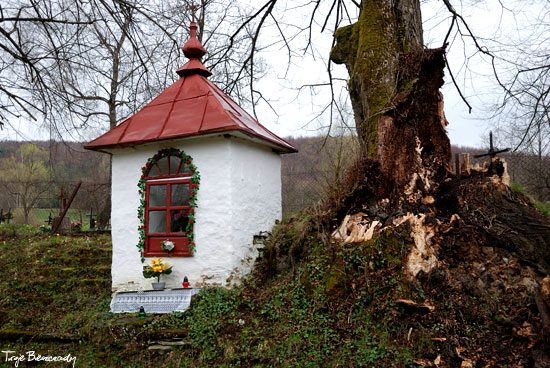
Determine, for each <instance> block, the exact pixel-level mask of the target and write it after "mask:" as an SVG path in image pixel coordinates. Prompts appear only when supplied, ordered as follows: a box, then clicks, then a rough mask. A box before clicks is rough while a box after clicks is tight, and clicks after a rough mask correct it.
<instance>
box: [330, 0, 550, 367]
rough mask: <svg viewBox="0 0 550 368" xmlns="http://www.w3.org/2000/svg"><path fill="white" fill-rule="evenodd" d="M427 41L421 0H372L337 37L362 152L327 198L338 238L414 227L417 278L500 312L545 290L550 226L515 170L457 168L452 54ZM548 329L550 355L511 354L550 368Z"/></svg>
mask: <svg viewBox="0 0 550 368" xmlns="http://www.w3.org/2000/svg"><path fill="white" fill-rule="evenodd" d="M421 34H422V27H421V17H420V5H419V1H418V0H364V1H362V10H361V14H360V16H359V20H358V21H357V22H356V23H355V24H352V25H350V26H347V27H343V28H341V29H339V30H337V32H336V34H335V38H336V46H335V47H334V48H333V50H332V51H331V56H330V57H331V60H332V61H334V62H336V63H343V64H345V65H346V67H347V69H348V72H349V75H350V80H349V90H350V97H351V101H352V105H353V110H354V114H355V121H356V127H357V132H358V135H359V138H360V141H361V143H362V151H363V157H361V158H360V159H359V160H358V161H357V163H356V164H355V166H354V167H352V168H351V170H350V171H349V173H348V176H347V177H346V179H345V180H343V181H342V182H341V183H340V184H339V187H340V188H341V190H340V192H341V193H344V194H343V195H342V196H341V197H338V196H335V197H334V198H331V199H330V200H329V201H328V206H329V209H328V211H327V213H331V214H332V215H331V220H329V221H332V223H331V224H330V225H327V226H331V230H332V235H333V237H332V238H333V241H339V242H346V241H347V242H358V243H360V242H364V241H366V240H367V238H369V239H370V237H371V236H372V235H373V234H371V233H370V231H371V230H372V231H373V232H374V233H375V234H376V233H377V232H380V231H383V229H387V228H388V227H394V228H402V229H403V228H404V229H408V232H409V234H410V238H411V244H410V247H409V249H408V254H406V255H405V256H404V257H403V262H404V267H403V272H404V273H405V276H406V277H407V279H408V280H409V281H410V282H411V284H413V285H422V287H424V288H425V289H426V290H431V291H433V292H434V293H437V295H438V296H440V295H445V297H446V298H449V300H459V301H460V302H462V301H463V300H464V301H465V302H464V308H465V309H466V310H467V309H469V308H471V307H472V306H477V304H475V303H477V302H471V300H474V301H475V300H482V301H483V303H484V304H485V305H489V306H490V305H491V304H492V303H494V300H495V298H496V299H499V298H500V299H502V300H505V299H507V298H510V299H513V297H514V295H523V296H526V294H525V293H530V294H529V295H531V296H533V295H536V294H535V293H536V292H535V290H536V289H537V285H538V283H539V282H540V280H541V279H542V278H544V277H545V276H546V275H547V274H549V273H550V267H549V265H550V220H549V219H548V218H547V217H544V216H542V215H541V214H540V213H538V212H537V211H536V210H535V209H534V208H533V206H532V205H531V204H530V203H529V201H528V199H526V198H524V197H522V196H521V195H519V194H517V193H514V192H513V191H512V190H511V189H510V188H509V186H508V185H507V183H506V179H505V176H506V175H500V176H499V175H492V174H491V173H489V172H487V170H475V169H473V168H469V167H468V166H467V165H465V166H466V167H465V168H464V170H462V172H461V173H460V174H459V175H455V174H454V173H453V172H452V171H451V168H450V162H451V150H450V142H449V139H448V137H447V134H446V131H445V126H446V125H447V120H446V118H445V115H444V112H443V97H442V95H441V93H440V91H439V88H440V87H441V86H442V84H443V69H444V66H445V49H444V48H440V49H433V50H424V49H423V48H422V36H421ZM457 171H458V170H457ZM504 171H505V170H504ZM374 224H375V225H374ZM378 224H380V226H378ZM367 231H369V234H368V236H366V234H367ZM476 278H477V279H476ZM510 290H511V291H512V294H510V293H509V292H510ZM465 293H467V294H469V295H473V296H475V297H476V298H477V299H468V298H464V297H463V295H464V294H465ZM434 295H436V294H434ZM468 303H470V304H468ZM518 304H521V301H520V302H518ZM544 311H545V310H544ZM472 313H474V314H475V313H476V311H473V312H472ZM545 313H546V312H543V311H541V314H542V318H543V319H545V320H546V319H547V318H546V316H545ZM514 318H515V319H512V322H510V323H512V324H513V325H514V328H515V329H516V331H517V335H518V336H520V337H528V338H532V336H533V333H532V331H531V330H532V329H533V328H536V324H535V325H534V326H535V327H533V326H532V325H531V324H530V321H527V320H525V319H524V317H523V316H519V317H517V318H516V317H514ZM535 322H536V321H535ZM539 326H540V327H539V331H538V332H539V335H540V336H541V337H540V338H539V339H538V340H537V345H536V348H537V349H538V350H536V351H538V352H539V353H535V350H533V345H530V344H527V343H525V344H521V345H518V346H517V347H516V346H514V345H508V346H507V349H508V350H509V349H511V348H514V349H516V348H517V349H516V352H515V353H514V354H516V353H517V354H520V355H523V356H525V355H526V354H530V355H531V359H533V360H534V362H535V365H536V366H537V364H538V365H539V366H544V365H543V364H544V362H545V361H550V360H549V355H548V353H547V352H550V343H549V341H548V338H547V336H550V333H548V331H547V330H548V326H547V323H546V322H545V321H542V323H540V324H539ZM449 346H450V345H449ZM529 351H530V352H529ZM495 354H496V353H495ZM458 355H460V354H458ZM496 355H498V354H496ZM496 355H493V356H496ZM455 358H456V357H455Z"/></svg>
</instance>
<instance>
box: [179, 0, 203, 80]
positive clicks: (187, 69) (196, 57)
mask: <svg viewBox="0 0 550 368" xmlns="http://www.w3.org/2000/svg"><path fill="white" fill-rule="evenodd" d="M194 8H195V4H193V5H192V6H191V10H192V11H193V18H195V10H194ZM189 33H190V34H189V40H187V42H186V43H185V45H183V48H182V51H183V54H184V55H185V56H186V57H187V58H188V59H189V61H188V62H187V64H185V65H184V66H182V67H181V68H180V69H178V70H177V72H176V73H178V75H179V76H180V77H182V76H184V75H190V74H200V75H202V76H205V77H208V76H210V75H212V73H211V72H210V71H209V70H208V69H206V67H205V66H204V65H202V63H201V62H200V58H201V57H203V56H204V54H206V49H205V48H204V46H203V45H202V44H201V42H200V41H199V40H198V39H197V23H195V22H194V21H193V22H191V25H190V27H189Z"/></svg>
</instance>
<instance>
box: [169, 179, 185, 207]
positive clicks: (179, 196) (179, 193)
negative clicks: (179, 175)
mask: <svg viewBox="0 0 550 368" xmlns="http://www.w3.org/2000/svg"><path fill="white" fill-rule="evenodd" d="M171 191H172V206H189V184H188V183H185V184H172V188H171Z"/></svg>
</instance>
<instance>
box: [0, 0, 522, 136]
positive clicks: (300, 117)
mask: <svg viewBox="0 0 550 368" xmlns="http://www.w3.org/2000/svg"><path fill="white" fill-rule="evenodd" d="M472 1H473V2H474V3H478V4H477V5H475V6H471V5H469V6H468V7H465V8H457V10H458V11H459V12H460V13H461V14H463V16H464V17H465V19H466V20H467V21H468V23H469V25H470V26H471V28H472V30H473V31H474V32H475V33H476V34H477V35H478V36H479V37H480V39H483V38H487V39H490V38H495V37H501V38H502V37H509V34H513V33H514V32H515V30H516V29H518V28H521V24H522V22H523V21H524V19H523V18H522V17H520V16H517V14H516V13H515V11H514V10H513V9H510V11H508V10H503V9H502V7H501V6H500V4H499V1H498V0H487V1H483V2H478V1H474V0H472ZM290 2H291V1H289V3H290ZM260 3H263V2H258V1H255V2H252V4H253V6H258V5H259V4H260ZM453 3H457V5H460V4H462V3H465V2H462V1H461V2H458V1H453ZM289 7H290V5H289ZM422 13H423V20H424V34H425V35H424V41H425V44H426V46H428V47H439V46H441V44H442V42H443V38H444V36H445V34H446V32H447V29H448V26H449V24H450V15H449V13H448V12H447V11H446V10H445V9H444V7H443V4H442V2H441V1H440V0H427V1H423V3H422ZM307 16H308V14H307V13H305V14H300V12H299V10H298V9H294V10H291V11H290V12H289V11H288V8H287V13H285V17H284V19H285V21H286V22H288V23H289V24H290V23H294V25H301V24H304V22H305V21H307ZM512 23H513V26H511V25H512ZM291 29H292V28H289V31H288V32H291ZM265 32H266V33H265V34H263V35H262V36H263V37H264V38H263V39H264V44H268V43H269V42H270V41H269V39H270V35H269V31H265ZM331 37H332V35H331V32H330V31H328V32H327V31H325V32H324V33H323V34H320V33H318V32H314V34H313V40H314V46H313V49H312V52H311V51H310V52H308V54H307V55H305V56H304V57H300V58H299V57H294V58H293V59H292V64H291V66H290V68H289V67H288V59H287V55H286V50H285V48H284V47H283V45H281V44H278V45H277V44H276V45H274V46H272V47H270V48H269V49H268V50H269V51H267V52H265V53H262V54H260V57H261V58H262V59H263V62H264V63H265V65H267V67H268V69H269V72H270V73H269V76H268V77H266V78H264V79H263V80H262V81H261V82H260V83H259V85H258V86H257V87H258V88H259V89H260V90H261V91H262V94H263V95H264V97H266V98H267V99H268V100H269V101H270V104H271V107H269V106H267V104H265V103H263V104H260V105H259V107H258V110H257V112H258V118H259V121H260V123H262V124H263V125H265V126H266V127H267V128H268V129H270V130H272V131H273V132H274V133H275V134H277V135H280V136H289V135H291V136H300V135H311V134H317V133H319V131H320V127H322V126H326V125H328V115H327V114H325V115H324V116H323V117H321V118H317V119H316V116H317V115H318V114H319V112H320V111H321V110H322V109H323V108H324V107H325V106H326V104H327V101H329V97H330V94H329V89H328V88H319V89H314V90H312V89H310V88H304V89H302V90H301V92H300V93H298V91H299V88H300V86H302V85H304V84H316V83H324V82H327V79H328V77H327V73H326V63H327V59H328V54H329V51H330V46H331V42H332V38H331ZM184 42H185V40H182V44H183V43H184ZM296 45H299V42H298V43H296ZM297 48H298V47H297ZM294 51H298V50H294ZM473 53H474V51H473V49H472V48H471V47H468V46H467V47H464V46H463V42H462V40H460V38H457V39H454V42H453V43H452V44H451V47H450V48H449V54H448V59H449V62H450V65H451V69H452V70H453V73H454V74H456V78H457V80H458V82H459V84H460V86H461V89H462V91H463V93H464V95H465V96H467V99H468V102H469V103H470V105H472V107H473V112H472V114H468V108H467V106H466V105H465V104H464V102H462V100H461V99H460V97H459V95H458V93H457V91H456V88H455V87H454V86H453V84H452V83H451V80H450V78H449V77H448V76H446V77H445V82H446V83H445V85H444V87H443V89H442V92H443V94H444V98H445V113H446V116H447V119H448V120H449V122H450V125H449V126H448V132H449V137H450V139H451V143H452V144H456V145H462V146H484V145H486V134H487V132H488V130H489V128H490V126H489V122H488V118H489V117H490V115H491V111H490V107H491V105H492V104H494V103H496V102H497V101H498V98H499V97H500V96H499V94H498V90H497V89H495V82H494V80H493V78H492V76H491V69H490V66H489V64H488V63H487V60H483V59H482V58H480V57H477V56H475V57H472V58H470V57H471V56H472V55H473ZM465 60H467V61H468V65H467V66H468V68H466V67H465V65H466V64H465ZM333 68H334V72H333V73H334V75H333V76H334V77H336V78H341V79H347V71H346V69H345V67H344V66H334V65H333ZM344 86H345V83H344V82H342V83H340V85H337V86H336V92H337V94H338V93H339V92H341V91H344V89H345V87H344ZM338 98H339V100H340V101H342V102H344V101H345V100H346V99H347V94H346V93H345V91H344V93H342V94H341V95H340V96H339V97H338ZM272 109H273V110H275V111H276V113H275V112H274V111H273V110H272ZM347 121H348V123H349V124H353V121H352V117H351V116H347ZM11 124H12V126H13V127H15V128H16V130H18V132H17V133H16V132H14V131H13V129H11V128H5V129H4V130H3V131H0V140H2V139H16V140H28V139H48V138H49V135H48V132H44V131H40V130H38V129H37V128H36V127H34V125H31V124H29V123H28V122H27V121H26V120H20V121H15V120H14V121H11ZM94 134H96V133H94ZM90 138H92V137H90Z"/></svg>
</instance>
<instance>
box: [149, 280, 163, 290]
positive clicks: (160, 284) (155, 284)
mask: <svg viewBox="0 0 550 368" xmlns="http://www.w3.org/2000/svg"><path fill="white" fill-rule="evenodd" d="M151 284H152V285H153V289H155V290H164V284H165V283H164V282H152V283H151Z"/></svg>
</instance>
